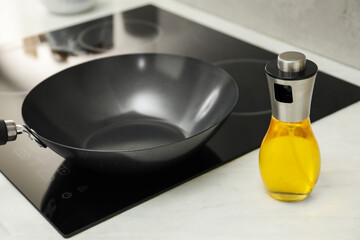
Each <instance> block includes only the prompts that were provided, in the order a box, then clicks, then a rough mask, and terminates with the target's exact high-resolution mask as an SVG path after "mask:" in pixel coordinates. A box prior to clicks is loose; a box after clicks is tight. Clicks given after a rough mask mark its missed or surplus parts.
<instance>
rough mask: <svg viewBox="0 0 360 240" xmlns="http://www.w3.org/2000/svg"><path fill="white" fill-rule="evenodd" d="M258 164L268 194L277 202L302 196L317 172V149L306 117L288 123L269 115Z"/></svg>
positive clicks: (313, 180) (307, 192)
mask: <svg viewBox="0 0 360 240" xmlns="http://www.w3.org/2000/svg"><path fill="white" fill-rule="evenodd" d="M259 166H260V173H261V177H262V180H263V182H264V184H265V187H266V189H267V191H268V193H269V194H270V196H272V197H273V198H275V199H277V200H281V201H300V200H303V199H305V198H306V197H307V196H308V195H309V194H310V193H311V191H312V190H313V188H314V187H315V184H316V182H317V179H318V177H319V173H320V150H319V146H318V144H317V141H316V139H315V136H314V134H313V131H312V129H311V124H310V119H309V118H307V119H305V120H303V121H301V122H296V123H288V122H282V121H279V120H277V119H275V118H274V117H273V116H272V117H271V122H270V126H269V129H268V131H267V133H266V135H265V137H264V139H263V141H262V144H261V147H260V155H259Z"/></svg>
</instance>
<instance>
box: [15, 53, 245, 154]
mask: <svg viewBox="0 0 360 240" xmlns="http://www.w3.org/2000/svg"><path fill="white" fill-rule="evenodd" d="M126 56H155V57H158V56H161V57H175V58H182V59H185V60H192V61H196V62H199V63H202V64H205V65H208V66H210V67H212V68H216V69H217V70H218V71H219V72H222V73H223V74H224V75H227V77H228V79H229V80H230V82H232V83H233V85H234V87H235V88H234V89H235V100H234V101H233V102H232V106H231V107H230V108H229V110H228V112H227V113H226V114H224V117H223V118H222V119H220V120H219V121H217V122H215V123H214V124H212V125H211V126H210V127H207V128H206V129H204V130H202V131H200V132H198V133H196V134H194V135H191V136H189V137H185V138H183V139H181V140H178V141H175V142H171V143H166V144H162V145H159V146H153V147H148V148H139V149H132V150H130V149H116V150H106V149H105V150H104V149H100V150H97V149H88V148H79V147H74V146H69V145H66V144H62V143H58V142H55V141H53V140H50V139H48V138H45V137H43V136H41V135H40V134H38V133H37V132H36V131H35V130H34V129H32V128H31V126H30V125H28V124H27V123H26V121H25V118H24V108H25V107H24V103H25V102H26V101H27V99H28V98H29V95H31V93H32V92H33V91H34V90H35V89H36V88H38V87H39V86H40V85H42V84H43V83H44V82H46V81H47V80H49V79H50V78H53V76H55V75H59V74H61V73H63V72H65V71H68V70H69V69H72V68H75V67H78V66H80V65H85V64H88V63H90V62H96V61H101V60H103V59H110V58H118V57H126ZM238 98H239V89H238V86H237V83H236V81H235V80H234V78H233V77H232V76H231V75H230V74H229V73H228V72H226V71H225V70H224V69H222V68H221V67H219V66H216V65H215V64H213V63H210V62H206V61H203V60H200V59H197V58H193V57H189V56H183V55H177V54H168V53H133V54H121V55H114V56H109V57H101V58H96V59H92V60H89V61H86V62H83V63H80V64H76V65H74V66H71V67H68V68H66V69H63V70H61V71H59V72H56V73H54V74H52V75H50V76H49V77H47V78H45V79H44V80H42V81H41V82H40V83H38V84H37V85H36V86H34V87H33V88H32V89H31V90H30V91H29V92H28V94H27V95H26V97H25V99H24V100H23V102H22V107H21V116H22V118H23V120H24V123H25V125H26V126H28V127H29V128H30V129H31V130H32V131H33V133H34V134H35V135H36V136H37V137H38V138H39V139H40V140H41V141H43V142H44V144H45V145H46V146H47V144H46V143H47V142H49V143H51V144H54V145H57V146H60V147H62V148H65V149H71V150H76V151H81V152H91V153H129V152H141V151H151V150H154V149H160V148H164V147H168V146H171V145H175V144H178V143H180V142H183V141H185V140H189V139H192V138H195V137H197V136H198V135H201V134H203V133H205V132H207V131H209V130H210V129H212V128H216V127H217V126H219V125H220V124H221V123H222V122H224V121H225V120H226V119H227V118H228V117H229V116H230V114H231V112H232V111H233V110H234V108H235V106H236V104H237V101H238Z"/></svg>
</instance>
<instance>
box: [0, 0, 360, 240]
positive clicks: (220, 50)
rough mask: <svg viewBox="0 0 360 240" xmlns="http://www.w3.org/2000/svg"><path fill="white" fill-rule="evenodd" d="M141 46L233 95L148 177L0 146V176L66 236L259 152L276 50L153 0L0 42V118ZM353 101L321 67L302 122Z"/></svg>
mask: <svg viewBox="0 0 360 240" xmlns="http://www.w3.org/2000/svg"><path fill="white" fill-rule="evenodd" d="M124 36H125V38H124ZM121 39H123V40H124V39H125V40H124V42H119V41H123V40H121ZM128 44H129V45H128ZM125 46H126V47H125ZM139 52H155V53H170V54H179V55H185V56H189V57H194V58H197V59H201V60H204V61H207V62H210V63H215V64H217V65H218V66H220V67H222V68H224V70H225V71H227V72H228V73H229V74H230V75H231V76H232V77H233V78H234V79H235V80H236V82H237V84H238V88H239V93H240V96H239V101H238V103H237V105H236V107H235V110H234V112H233V113H232V114H231V115H230V117H229V118H228V119H227V120H226V121H225V122H224V124H223V125H222V127H221V129H220V130H219V131H218V132H217V133H216V134H215V135H214V136H213V137H212V138H211V139H210V140H209V142H208V143H207V145H206V146H205V147H204V148H203V149H200V150H199V152H196V153H195V154H194V155H191V156H188V157H186V158H185V159H184V160H183V161H182V162H178V163H176V164H175V165H173V166H169V167H167V168H163V169H162V170H161V171H158V172H153V173H149V174H147V175H144V174H136V173H134V174H133V175H131V174H123V173H117V171H111V172H110V171H107V169H101V170H100V169H98V171H93V170H89V169H86V168H84V166H81V165H75V164H74V162H76V161H72V160H65V161H64V159H62V158H61V157H59V156H58V155H57V154H55V153H54V152H52V151H51V150H49V149H40V148H39V147H38V146H37V145H36V144H35V143H34V142H32V141H29V139H27V137H26V136H25V137H24V136H20V137H18V139H17V141H16V142H13V143H9V144H8V145H6V146H2V147H1V148H0V154H1V156H2V159H1V161H0V170H1V172H2V173H3V174H4V175H5V176H6V177H7V178H8V179H9V181H10V182H12V183H13V184H14V186H15V187H16V188H17V189H18V190H19V191H20V192H21V193H22V194H23V195H24V196H25V197H26V198H27V199H28V200H29V201H30V202H31V203H32V204H33V205H34V207H36V208H37V209H38V210H39V212H40V213H41V214H43V216H44V217H45V218H46V219H47V220H48V221H49V222H50V223H51V224H52V225H53V226H54V227H55V228H56V229H57V230H58V231H59V232H60V234H62V235H63V236H64V237H70V236H72V235H74V234H76V233H79V232H81V231H83V230H86V229H87V228H90V227H92V226H94V225H96V224H98V223H100V222H102V221H104V220H106V219H108V218H110V217H112V216H114V215H116V214H118V213H121V212H123V211H126V210H128V209H130V208H132V207H134V206H136V205H138V204H140V203H142V202H144V201H146V200H148V199H150V198H152V197H154V196H156V195H158V194H161V193H163V192H165V191H167V190H168V189H170V188H173V187H175V186H177V185H179V184H181V183H183V182H185V181H187V180H189V179H192V178H194V177H196V176H199V175H200V174H202V173H204V172H207V171H210V170H212V169H214V168H216V167H218V166H220V165H222V164H224V163H227V162H229V161H231V160H233V159H235V158H237V157H239V156H241V155H243V154H245V153H248V152H249V151H252V150H254V149H256V148H258V147H259V146H260V143H261V141H262V139H263V137H264V135H265V133H266V130H267V128H268V125H269V121H270V116H271V112H270V100H269V93H268V87H267V81H266V77H265V72H264V66H265V63H266V62H267V61H269V60H272V59H274V58H276V55H275V54H274V53H271V52H269V51H266V50H263V49H261V48H258V47H255V46H253V45H250V44H248V43H245V42H243V41H241V40H238V39H235V38H232V37H229V36H227V35H225V34H222V33H220V32H216V31H214V30H212V29H209V28H207V27H204V26H201V25H199V24H196V23H194V22H191V21H189V20H186V19H184V18H181V17H179V16H176V15H174V14H171V13H169V12H166V11H164V10H161V9H159V8H157V7H154V6H145V7H140V8H137V9H134V10H130V11H127V12H124V13H118V14H114V15H112V16H107V17H104V18H99V19H95V20H93V21H89V22H86V23H82V24H78V25H76V26H72V27H68V28H65V29H60V30H57V31H53V32H48V33H44V34H41V35H39V36H32V37H28V38H26V39H23V41H20V45H17V46H16V47H14V44H13V45H12V46H10V47H9V46H5V47H2V48H0V111H1V114H2V116H3V117H4V118H8V119H14V120H16V121H17V122H19V123H21V121H22V120H21V119H22V117H21V104H22V101H23V99H24V97H25V93H26V92H27V91H29V90H30V89H31V88H32V87H34V86H35V85H36V84H37V83H39V82H40V81H42V80H43V79H45V78H46V77H48V76H50V75H52V74H54V73H55V72H58V71H60V70H62V69H64V68H67V67H70V66H73V65H75V64H78V63H81V62H84V61H89V60H92V59H94V58H98V57H105V56H109V55H112V54H125V53H139ZM20 68H21V71H19V69H20ZM169 73H171V69H169ZM99 81H102V79H99ZM359 100H360V88H359V87H356V86H354V85H352V84H349V83H346V82H344V81H341V80H339V79H337V78H334V77H332V76H329V75H327V74H324V73H321V72H320V73H318V76H317V80H316V83H315V88H314V93H313V101H312V106H311V115H310V118H311V120H312V121H315V120H317V119H320V118H322V117H325V116H327V115H329V114H331V113H333V112H335V111H337V110H339V109H341V108H344V107H346V106H348V105H350V104H352V103H354V102H357V101H359ZM239 161H241V159H239ZM253 161H257V159H253ZM119 217H121V216H119Z"/></svg>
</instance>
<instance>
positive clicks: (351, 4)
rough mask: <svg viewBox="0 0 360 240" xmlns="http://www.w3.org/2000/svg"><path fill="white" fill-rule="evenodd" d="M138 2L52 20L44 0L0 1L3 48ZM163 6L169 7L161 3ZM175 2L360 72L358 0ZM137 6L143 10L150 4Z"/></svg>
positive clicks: (105, 3)
mask: <svg viewBox="0 0 360 240" xmlns="http://www.w3.org/2000/svg"><path fill="white" fill-rule="evenodd" d="M43 1H50V0H43ZM134 1H136V0H98V1H97V3H96V5H95V7H94V8H93V9H91V10H90V11H89V12H91V14H89V13H88V12H83V13H79V14H76V16H75V15H54V14H51V13H49V12H48V11H46V9H45V7H44V5H43V3H42V1H41V0H31V1H28V0H0V6H1V9H0V29H1V31H2V34H0V44H2V43H6V42H9V41H11V40H15V39H19V37H18V36H24V35H25V36H26V35H33V34H37V33H39V32H38V31H39V29H41V31H48V30H53V29H54V28H55V29H56V28H61V27H64V26H69V25H72V24H74V23H79V22H83V21H86V20H87V19H88V16H89V15H91V17H94V16H99V17H101V16H104V15H105V13H107V12H108V9H109V8H112V9H114V10H115V9H117V8H121V9H126V8H127V6H128V5H129V6H130V5H132V6H133V4H134ZM161 1H162V2H164V0H159V2H161ZM165 1H166V0H165ZM172 1H173V0H172ZM176 1H178V2H182V3H185V4H187V5H190V6H192V7H194V8H198V9H200V10H203V11H206V12H208V13H211V14H214V15H216V16H219V17H220V18H223V19H225V20H228V21H231V22H233V23H235V24H238V25H241V26H243V27H245V28H248V29H252V30H254V31H257V32H260V33H263V34H266V35H268V36H270V37H272V38H275V39H278V40H281V41H284V42H287V43H290V44H293V45H295V46H298V47H300V48H303V49H306V50H308V51H311V52H313V53H316V54H318V55H321V56H323V57H327V58H329V59H333V60H336V61H338V62H341V63H343V64H346V65H349V66H351V67H355V68H358V69H360V44H359V42H360V14H359V12H360V1H358V0H341V1H340V0H326V1H325V0H303V1H298V0H273V1H267V0H221V1H220V0H176ZM65 2H66V1H65ZM136 2H139V5H142V4H144V3H146V1H136ZM152 2H156V1H152ZM50 15H53V16H50ZM39 26H41V28H39ZM4 33H6V34H4Z"/></svg>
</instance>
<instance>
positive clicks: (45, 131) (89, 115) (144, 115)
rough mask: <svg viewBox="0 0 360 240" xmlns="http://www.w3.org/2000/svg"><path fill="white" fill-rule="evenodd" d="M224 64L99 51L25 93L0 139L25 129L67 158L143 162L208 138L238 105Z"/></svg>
mask: <svg viewBox="0 0 360 240" xmlns="http://www.w3.org/2000/svg"><path fill="white" fill-rule="evenodd" d="M237 98H238V89H237V86H236V83H235V81H234V80H233V79H232V78H231V77H230V76H229V75H228V74H227V73H226V72H225V71H223V70H222V69H221V68H219V67H216V66H214V65H211V64H208V63H204V62H201V61H199V60H196V59H192V58H188V57H182V56H176V55H167V54H134V55H122V56H114V57H108V58H102V59H97V60H93V61H90V62H86V63H83V64H80V65H77V66H74V67H71V68H69V69H66V70H64V71H62V72H59V73H57V74H55V75H53V76H51V77H49V78H47V79H46V80H44V81H43V82H41V83H40V84H39V85H37V86H36V87H35V88H34V89H32V90H31V91H30V93H29V94H28V95H27V96H26V98H25V100H24V102H23V106H22V115H23V119H24V121H25V124H26V125H15V123H14V122H13V121H1V122H0V143H1V144H5V143H6V142H7V141H9V140H15V139H16V135H17V134H19V133H21V132H27V133H29V135H30V136H31V137H32V138H33V139H34V140H36V141H37V142H38V143H39V144H41V145H43V146H48V147H49V148H51V149H52V150H53V151H55V152H57V153H58V154H59V155H61V156H62V157H64V158H65V159H74V160H76V161H78V162H79V161H80V162H81V163H82V164H89V163H91V164H93V163H96V164H100V165H103V164H105V165H106V163H109V162H111V163H112V165H113V166H114V165H115V166H119V167H125V168H138V167H139V165H140V166H141V165H144V166H145V167H146V165H149V164H151V165H158V164H161V163H162V162H166V161H170V160H173V159H178V158H180V157H181V156H184V155H185V154H186V153H189V152H191V151H192V150H194V149H196V148H197V147H199V146H200V145H202V144H204V143H205V142H206V140H207V139H209V137H210V136H212V134H214V133H215V131H216V130H217V129H218V128H219V126H220V125H221V123H222V122H223V121H224V120H225V119H226V117H227V116H228V115H229V114H230V112H231V111H232V109H233V108H234V106H235V104H236V101H237Z"/></svg>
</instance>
